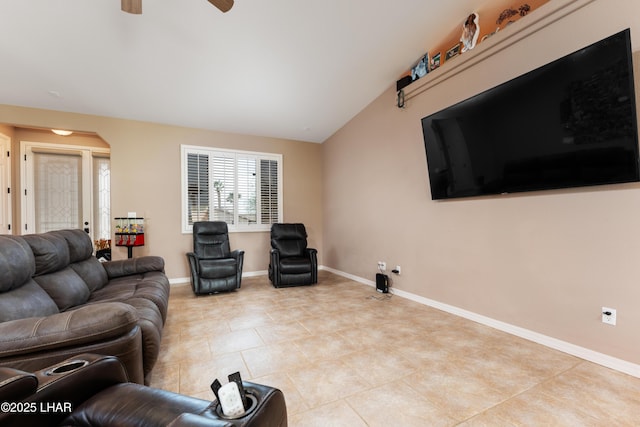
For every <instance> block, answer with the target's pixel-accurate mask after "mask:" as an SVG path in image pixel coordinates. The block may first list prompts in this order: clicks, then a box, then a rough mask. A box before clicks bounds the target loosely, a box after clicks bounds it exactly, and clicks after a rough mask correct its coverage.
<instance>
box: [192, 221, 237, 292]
mask: <svg viewBox="0 0 640 427" xmlns="http://www.w3.org/2000/svg"><path fill="white" fill-rule="evenodd" d="M187 258H188V259H189V266H190V268H191V287H192V288H193V292H194V293H195V294H196V295H200V294H213V293H216V292H223V291H232V290H234V289H238V288H239V287H240V283H241V281H242V264H243V261H244V251H242V250H235V251H231V248H230V245H229V233H228V228H227V223H226V222H224V221H199V222H194V223H193V252H189V253H188V254H187Z"/></svg>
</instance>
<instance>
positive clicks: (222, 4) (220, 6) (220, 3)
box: [122, 0, 233, 12]
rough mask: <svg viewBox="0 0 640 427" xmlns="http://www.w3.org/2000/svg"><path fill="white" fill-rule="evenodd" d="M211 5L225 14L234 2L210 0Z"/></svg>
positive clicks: (231, 0)
mask: <svg viewBox="0 0 640 427" xmlns="http://www.w3.org/2000/svg"><path fill="white" fill-rule="evenodd" d="M122 1H124V0H122ZM209 3H211V4H212V5H214V6H215V7H217V8H218V9H220V10H221V11H223V12H228V11H229V9H231V7H232V6H233V0H209Z"/></svg>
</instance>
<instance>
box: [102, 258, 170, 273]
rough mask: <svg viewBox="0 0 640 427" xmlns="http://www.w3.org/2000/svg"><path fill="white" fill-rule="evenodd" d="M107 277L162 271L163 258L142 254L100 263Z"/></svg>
mask: <svg viewBox="0 0 640 427" xmlns="http://www.w3.org/2000/svg"><path fill="white" fill-rule="evenodd" d="M102 265H103V267H104V269H105V270H106V271H107V276H109V279H115V278H116V277H122V276H130V275H132V274H142V273H148V272H150V271H159V272H161V273H164V259H163V258H162V257H159V256H143V257H139V258H129V259H120V260H116V261H109V262H105V263H102Z"/></svg>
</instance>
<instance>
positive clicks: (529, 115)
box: [422, 29, 640, 200]
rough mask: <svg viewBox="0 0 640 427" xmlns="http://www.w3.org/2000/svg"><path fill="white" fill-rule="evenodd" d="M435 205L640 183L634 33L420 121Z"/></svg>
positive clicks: (555, 62)
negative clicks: (444, 201)
mask: <svg viewBox="0 0 640 427" xmlns="http://www.w3.org/2000/svg"><path fill="white" fill-rule="evenodd" d="M422 130H423V133H424V144H425V150H426V155H427V165H428V169H429V181H430V185H431V197H432V199H434V200H435V199H448V198H457V197H470V196H481V195H490V194H502V193H514V192H521V191H533V190H548V189H558V188H569V187H582V186H591V185H601V184H614V183H623V182H633V181H638V180H639V179H640V177H639V172H638V170H639V168H638V165H639V163H638V131H637V123H636V106H635V92H634V85H633V66H632V57H631V40H630V33H629V30H628V29H627V30H625V31H622V32H620V33H618V34H615V35H613V36H611V37H608V38H606V39H604V40H602V41H600V42H597V43H594V44H592V45H590V46H587V47H585V48H584V49H581V50H578V51H577V52H574V53H572V54H569V55H567V56H565V57H563V58H560V59H558V60H556V61H554V62H551V63H549V64H547V65H544V66H542V67H540V68H537V69H535V70H533V71H531V72H529V73H527V74H524V75H522V76H520V77H517V78H515V79H513V80H510V81H508V82H506V83H503V84H501V85H499V86H497V87H494V88H492V89H489V90H487V91H485V92H482V93H480V94H478V95H476V96H473V97H472V98H469V99H467V100H465V101H462V102H460V103H458V104H455V105H453V106H451V107H449V108H446V109H444V110H442V111H439V112H437V113H435V114H432V115H429V116H427V117H425V118H423V119H422Z"/></svg>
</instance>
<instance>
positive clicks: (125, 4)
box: [121, 0, 233, 15]
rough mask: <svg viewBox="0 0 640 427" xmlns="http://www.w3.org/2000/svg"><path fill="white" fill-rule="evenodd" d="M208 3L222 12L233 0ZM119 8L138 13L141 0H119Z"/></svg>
mask: <svg viewBox="0 0 640 427" xmlns="http://www.w3.org/2000/svg"><path fill="white" fill-rule="evenodd" d="M208 1H209V3H211V4H212V5H214V6H215V7H217V8H218V9H220V10H221V11H222V12H228V11H229V9H231V7H232V6H233V0H208ZM121 8H122V10H123V11H125V12H127V13H133V14H135V15H140V14H141V13H142V0H121Z"/></svg>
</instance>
